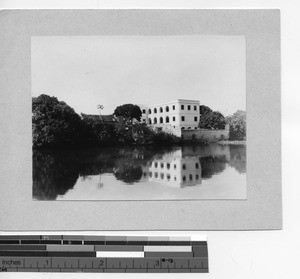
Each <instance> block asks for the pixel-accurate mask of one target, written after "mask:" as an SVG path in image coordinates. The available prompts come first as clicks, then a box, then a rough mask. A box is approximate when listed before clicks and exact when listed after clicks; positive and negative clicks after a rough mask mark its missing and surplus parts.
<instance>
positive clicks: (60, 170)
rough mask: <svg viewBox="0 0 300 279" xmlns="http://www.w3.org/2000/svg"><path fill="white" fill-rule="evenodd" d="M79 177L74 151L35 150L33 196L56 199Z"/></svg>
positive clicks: (41, 198)
mask: <svg viewBox="0 0 300 279" xmlns="http://www.w3.org/2000/svg"><path fill="white" fill-rule="evenodd" d="M78 177H79V171H78V165H77V164H76V158H75V157H74V156H73V154H72V153H65V152H63V153H61V152H55V153H54V152H47V151H33V197H34V198H36V199H39V200H55V199H56V197H57V196H58V195H64V194H65V193H66V192H67V191H68V190H69V189H70V188H72V187H73V186H74V185H75V183H76V181H77V179H78Z"/></svg>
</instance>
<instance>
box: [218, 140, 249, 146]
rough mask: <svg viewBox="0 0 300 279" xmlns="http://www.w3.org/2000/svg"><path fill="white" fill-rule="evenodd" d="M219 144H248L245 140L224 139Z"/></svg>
mask: <svg viewBox="0 0 300 279" xmlns="http://www.w3.org/2000/svg"><path fill="white" fill-rule="evenodd" d="M218 144H222V145H246V141H245V140H222V141H219V142H218Z"/></svg>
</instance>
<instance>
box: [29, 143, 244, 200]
mask: <svg viewBox="0 0 300 279" xmlns="http://www.w3.org/2000/svg"><path fill="white" fill-rule="evenodd" d="M228 148H229V147H227V148H225V149H224V148H223V147H218V146H215V147H212V146H207V147H201V148H198V149H195V150H194V149H191V150H189V149H186V150H185V151H184V152H182V153H183V154H182V157H183V158H186V157H188V156H189V154H197V156H199V157H200V159H199V161H200V164H201V170H202V178H203V179H207V178H210V177H212V176H213V175H215V174H218V173H221V172H222V171H224V169H225V166H226V164H227V163H228V162H229V158H230V162H229V164H230V166H232V167H234V168H235V169H236V170H237V171H239V172H240V173H244V172H246V148H245V147H241V146H230V152H229V151H228ZM178 149H179V148H173V149H171V148H169V149H165V148H160V149H159V148H151V147H145V148H136V149H132V148H121V149H117V148H110V149H109V148H107V149H82V150H65V151H55V152H52V151H46V150H39V151H37V150H34V151H33V197H34V198H35V199H38V200H55V199H56V198H57V196H58V195H64V194H65V193H66V192H67V191H68V190H69V189H71V188H73V187H74V185H75V184H76V182H77V180H78V178H79V177H82V178H83V179H89V178H90V176H94V175H101V174H104V173H111V174H112V173H113V174H114V176H115V178H116V179H118V180H121V181H123V182H125V183H128V184H132V183H134V182H137V181H139V180H141V178H142V176H143V168H144V167H146V166H149V165H150V163H151V162H152V161H153V160H154V159H155V160H157V159H162V158H163V155H164V154H168V156H172V154H173V153H174V150H177V151H178ZM229 154H230V156H229ZM174 156H175V155H174ZM194 156H195V155H194ZM194 156H193V158H194ZM105 186H108V187H109V185H104V187H105Z"/></svg>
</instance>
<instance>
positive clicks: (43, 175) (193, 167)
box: [33, 144, 246, 201]
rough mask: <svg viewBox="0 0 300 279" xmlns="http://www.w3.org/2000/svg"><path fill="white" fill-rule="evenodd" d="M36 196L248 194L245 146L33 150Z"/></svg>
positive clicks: (188, 197)
mask: <svg viewBox="0 0 300 279" xmlns="http://www.w3.org/2000/svg"><path fill="white" fill-rule="evenodd" d="M33 199H34V200H99V201H101V200H115V201H121V200H206V199H246V147H245V146H243V145H220V144H209V145H199V146H194V145H193V146H192V145H189V146H182V147H169V148H153V147H128V148H123V147H122V148H116V147H113V148H105V149H80V150H63V151H62V150H59V151H58V150H56V151H55V150H34V151H33Z"/></svg>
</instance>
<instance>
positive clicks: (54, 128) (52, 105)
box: [32, 95, 180, 148]
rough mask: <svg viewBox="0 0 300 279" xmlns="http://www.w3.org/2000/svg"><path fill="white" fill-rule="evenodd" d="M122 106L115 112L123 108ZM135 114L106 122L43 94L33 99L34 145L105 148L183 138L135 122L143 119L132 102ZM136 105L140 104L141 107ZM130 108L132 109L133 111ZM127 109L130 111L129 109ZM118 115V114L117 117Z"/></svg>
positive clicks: (165, 142)
mask: <svg viewBox="0 0 300 279" xmlns="http://www.w3.org/2000/svg"><path fill="white" fill-rule="evenodd" d="M122 107H123V108H124V107H127V108H128V105H124V106H120V107H118V108H121V109H118V108H117V109H116V110H115V111H117V112H120V111H122ZM129 107H131V108H132V110H131V113H130V114H128V115H126V114H123V116H121V115H119V113H116V114H117V115H118V117H115V118H114V121H104V120H103V118H102V117H100V116H97V115H86V114H81V116H79V115H78V114H77V113H76V112H75V111H74V109H72V108H71V107H70V106H68V105H67V104H66V103H65V102H62V101H58V100H57V98H55V97H50V96H48V95H40V96H39V97H34V98H32V133H33V147H34V148H52V147H80V146H82V147H101V146H109V145H170V144H174V143H175V144H176V143H179V142H180V138H178V137H176V136H173V135H170V134H167V133H164V132H157V131H154V130H152V129H151V128H149V127H148V126H147V125H146V124H143V123H138V122H132V121H131V120H132V119H133V118H136V119H138V118H140V116H141V111H140V108H139V107H138V106H135V105H129ZM135 107H138V108H139V110H137V109H136V108H135ZM129 110H130V109H128V111H129ZM125 111H126V110H125ZM117 115H116V116H117ZM129 115H130V116H129Z"/></svg>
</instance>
